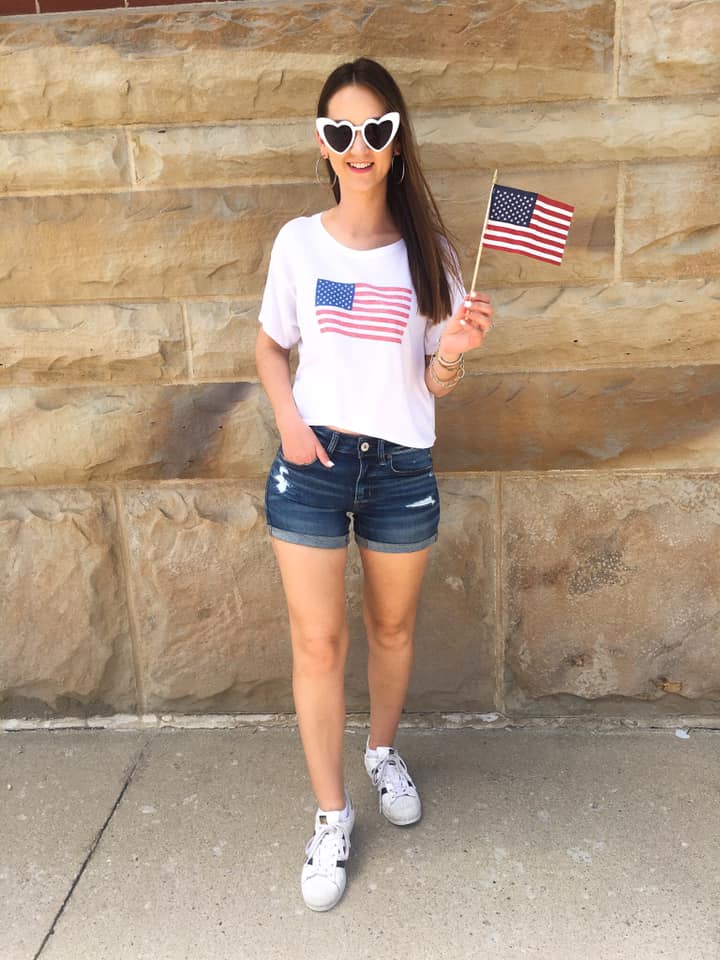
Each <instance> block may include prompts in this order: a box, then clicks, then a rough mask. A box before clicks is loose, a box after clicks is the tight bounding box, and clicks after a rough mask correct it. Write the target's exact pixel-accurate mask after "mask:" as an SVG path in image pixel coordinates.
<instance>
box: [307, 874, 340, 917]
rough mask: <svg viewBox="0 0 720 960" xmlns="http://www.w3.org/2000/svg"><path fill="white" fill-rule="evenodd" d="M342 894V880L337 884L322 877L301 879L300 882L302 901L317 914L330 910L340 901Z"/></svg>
mask: <svg viewBox="0 0 720 960" xmlns="http://www.w3.org/2000/svg"><path fill="white" fill-rule="evenodd" d="M344 892H345V882H344V879H343V881H341V882H340V883H339V884H338V883H333V881H332V880H330V879H329V878H328V877H322V876H315V877H303V880H302V895H303V899H304V900H305V905H306V906H307V907H309V908H310V910H316V911H318V912H322V911H324V910H332V908H333V907H334V906H335V904H336V903H338V902H339V901H340V898H341V897H342V895H343V893H344Z"/></svg>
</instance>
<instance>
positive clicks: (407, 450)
mask: <svg viewBox="0 0 720 960" xmlns="http://www.w3.org/2000/svg"><path fill="white" fill-rule="evenodd" d="M390 469H391V470H392V472H393V473H397V474H400V475H401V476H403V477H412V476H417V475H419V474H421V473H427V472H428V471H429V470H432V456H431V454H430V450H429V449H424V448H422V447H398V448H397V449H395V450H393V452H392V453H391V454H390Z"/></svg>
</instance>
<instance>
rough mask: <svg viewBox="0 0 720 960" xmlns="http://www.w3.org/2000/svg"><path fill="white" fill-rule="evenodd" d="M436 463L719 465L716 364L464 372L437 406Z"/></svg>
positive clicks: (455, 466)
mask: <svg viewBox="0 0 720 960" xmlns="http://www.w3.org/2000/svg"><path fill="white" fill-rule="evenodd" d="M437 435H438V442H437V447H436V455H435V464H436V466H437V468H438V469H440V470H443V471H451V470H452V471H457V470H460V471H465V470H497V471H512V470H571V469H593V468H594V469H597V468H604V469H618V468H620V469H623V468H630V469H642V468H646V469H647V468H652V469H679V468H688V469H700V470H707V469H709V470H715V469H718V468H720V367H718V366H717V365H708V366H685V367H665V368H663V367H650V368H642V367H636V368H625V369H621V370H618V369H616V370H613V369H590V370H578V371H566V372H555V373H552V372H550V373H535V374H521V373H506V374H500V373H498V374H486V375H481V376H477V375H474V376H473V375H471V376H469V377H466V378H465V380H464V381H463V383H462V384H461V386H460V387H459V388H458V390H456V391H455V392H454V393H453V394H451V395H450V397H448V398H446V399H445V400H443V401H442V402H441V403H439V404H438V427H437Z"/></svg>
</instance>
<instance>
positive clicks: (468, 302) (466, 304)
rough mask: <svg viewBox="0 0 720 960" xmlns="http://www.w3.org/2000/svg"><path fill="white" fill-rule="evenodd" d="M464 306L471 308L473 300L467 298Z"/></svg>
mask: <svg viewBox="0 0 720 960" xmlns="http://www.w3.org/2000/svg"><path fill="white" fill-rule="evenodd" d="M463 306H464V307H467V309H468V310H469V309H470V307H471V306H472V300H466V301H465V303H464V304H463Z"/></svg>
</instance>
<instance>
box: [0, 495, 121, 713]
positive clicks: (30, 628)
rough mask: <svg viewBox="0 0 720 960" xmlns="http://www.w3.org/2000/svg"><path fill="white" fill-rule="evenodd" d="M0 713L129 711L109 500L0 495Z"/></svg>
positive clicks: (118, 567) (112, 511)
mask: <svg viewBox="0 0 720 960" xmlns="http://www.w3.org/2000/svg"><path fill="white" fill-rule="evenodd" d="M0 554H2V556H3V557H4V558H5V562H4V563H3V578H2V588H1V589H2V625H1V626H0V713H2V714H3V715H5V716H8V715H9V716H18V715H19V716H22V715H29V716H43V715H48V714H52V713H59V714H60V715H63V716H66V715H86V714H97V713H108V712H109V713H113V712H116V711H117V712H127V711H129V710H133V709H135V705H136V693H135V681H134V675H133V664H132V653H131V643H130V635H129V626H128V613H127V604H126V593H125V580H124V573H123V569H122V563H121V560H120V555H119V545H118V532H117V517H116V511H115V504H114V500H113V498H112V494H111V493H110V492H109V491H106V490H103V489H102V488H89V489H80V488H69V489H62V490H60V489H56V490H37V489H36V490H31V489H25V490H4V491H2V490H0Z"/></svg>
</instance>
